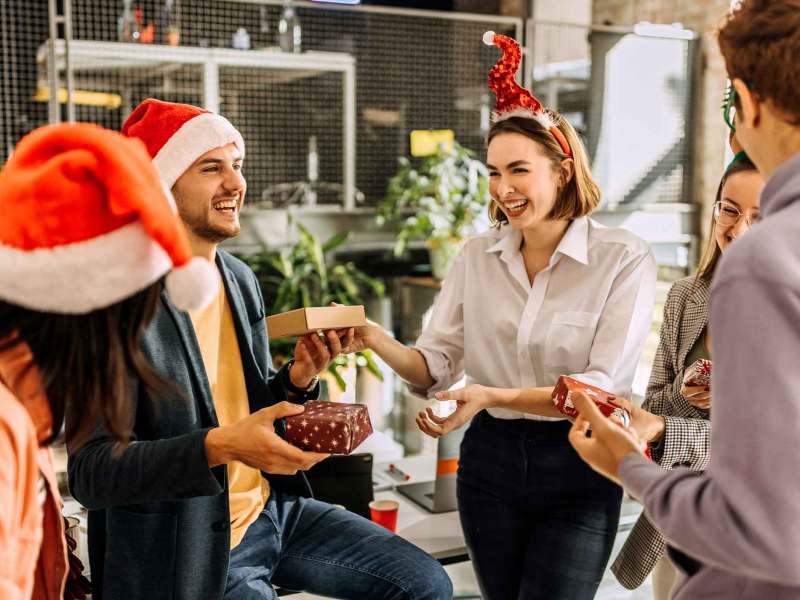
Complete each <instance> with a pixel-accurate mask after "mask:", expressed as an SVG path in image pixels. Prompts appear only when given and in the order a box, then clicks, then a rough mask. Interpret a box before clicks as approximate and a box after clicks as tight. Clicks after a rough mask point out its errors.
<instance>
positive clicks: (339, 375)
mask: <svg viewBox="0 0 800 600" xmlns="http://www.w3.org/2000/svg"><path fill="white" fill-rule="evenodd" d="M295 226H296V228H297V232H298V234H299V239H298V242H297V243H296V244H295V245H294V246H292V247H290V248H284V249H281V250H276V249H268V248H264V249H263V250H261V251H260V252H258V253H256V254H249V255H244V256H239V258H241V259H242V260H243V261H245V262H246V263H247V264H248V265H249V266H250V268H251V269H253V272H255V274H256V277H257V278H258V281H259V283H260V284H261V289H262V292H263V294H264V301H265V303H266V304H267V313H268V314H277V313H281V312H286V311H289V310H294V309H297V308H304V307H310V306H328V305H330V303H331V302H338V303H340V304H363V303H364V302H365V301H366V300H367V299H369V298H380V297H382V296H383V294H384V285H383V283H382V282H381V281H379V280H377V279H375V278H373V277H370V276H368V275H366V274H365V273H363V272H362V271H360V270H359V269H358V268H357V267H356V266H355V265H354V264H353V263H352V262H344V263H342V262H336V261H329V260H328V259H327V256H326V255H328V254H329V253H330V252H331V251H333V250H334V249H336V248H337V247H339V246H340V245H341V244H343V243H344V242H345V241H347V239H348V237H349V235H350V232H344V233H339V234H337V235H334V236H333V237H332V238H330V239H329V240H328V241H327V242H325V243H321V242H320V241H319V239H317V237H316V236H314V235H313V234H312V233H311V232H310V231H308V229H306V228H305V227H304V226H303V225H302V224H301V223H297V222H295ZM270 351H271V353H272V355H273V359H274V361H275V364H276V365H278V366H280V365H281V364H282V363H283V362H285V361H286V360H288V358H289V357H290V356H291V355H292V354H293V352H294V341H293V340H289V339H280V340H270ZM355 359H356V364H357V365H358V366H359V367H364V368H366V369H367V370H368V371H369V372H370V373H372V374H373V375H375V376H376V377H378V378H379V379H381V380H383V375H382V373H381V370H380V368H379V367H378V365H377V364H376V363H375V360H374V357H373V355H372V353H371V352H370V351H369V350H364V351H362V352H357V353H356V355H355ZM349 364H350V363H349V359H348V357H347V356H338V357H336V359H334V361H333V363H332V364H331V366H330V367H329V368H328V371H329V373H330V374H331V376H332V377H333V379H334V380H335V381H336V383H337V385H338V387H339V389H340V390H342V391H344V390H345V388H346V385H347V384H346V381H345V378H344V376H343V372H344V369H346V368H347V367H348V366H349Z"/></svg>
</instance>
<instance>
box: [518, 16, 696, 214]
mask: <svg viewBox="0 0 800 600" xmlns="http://www.w3.org/2000/svg"><path fill="white" fill-rule="evenodd" d="M653 27H654V32H653V33H657V34H659V35H648V34H647V32H645V34H636V33H633V32H627V31H615V30H606V29H594V30H592V29H589V28H587V27H581V26H575V25H564V24H552V23H540V24H537V25H536V26H535V27H534V28H533V30H534V33H533V42H532V43H533V48H534V61H533V64H532V68H533V82H534V83H533V85H534V89H535V90H536V92H537V94H539V95H540V97H542V99H543V100H544V101H545V103H546V104H548V105H549V106H553V107H556V108H557V109H558V110H559V111H560V112H562V113H563V114H564V115H565V116H566V117H567V118H568V119H569V120H570V122H571V123H572V124H573V125H574V126H575V127H576V129H577V130H578V132H579V133H580V134H581V136H582V138H583V140H584V143H585V144H586V147H587V150H588V152H589V156H590V158H591V162H592V172H593V174H594V176H595V178H596V179H597V181H598V183H599V184H600V187H601V189H602V190H603V198H604V205H605V206H606V207H608V208H614V207H617V206H619V207H621V208H633V207H636V206H641V205H645V204H652V203H656V202H662V203H663V202H692V198H690V196H689V192H688V190H689V181H688V178H689V176H690V173H691V168H690V167H691V153H690V143H689V134H690V126H691V101H692V62H693V50H694V47H695V44H696V42H695V41H694V39H693V37H694V36H693V35H692V34H691V32H686V31H685V30H682V29H678V28H674V29H675V30H674V32H673V31H670V28H668V27H667V28H664V27H663V26H653Z"/></svg>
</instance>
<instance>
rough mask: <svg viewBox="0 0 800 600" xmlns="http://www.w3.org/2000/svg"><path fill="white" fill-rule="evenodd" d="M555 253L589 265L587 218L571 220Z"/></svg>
mask: <svg viewBox="0 0 800 600" xmlns="http://www.w3.org/2000/svg"><path fill="white" fill-rule="evenodd" d="M555 253H556V254H563V255H564V256H569V257H570V258H572V259H573V260H576V261H578V262H579V263H581V264H582V265H588V264H589V217H578V218H577V219H573V220H572V223H570V224H569V227H567V230H566V231H565V232H564V237H562V238H561V242H559V244H558V246H557V247H556V251H555Z"/></svg>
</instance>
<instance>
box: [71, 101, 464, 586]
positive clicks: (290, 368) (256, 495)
mask: <svg viewBox="0 0 800 600" xmlns="http://www.w3.org/2000/svg"><path fill="white" fill-rule="evenodd" d="M122 133H123V134H125V135H127V136H130V137H136V138H139V139H140V140H142V141H143V142H144V143H145V145H146V146H147V149H148V151H149V152H150V155H151V156H152V157H153V162H154V164H155V165H156V167H157V168H158V170H159V172H160V174H161V177H162V179H163V181H164V183H165V185H166V186H167V187H168V188H171V190H172V193H173V196H174V197H175V202H176V205H177V211H178V213H179V215H180V217H181V219H182V220H183V222H184V224H185V225H186V228H187V230H188V234H189V239H190V242H191V245H192V250H193V252H194V254H195V255H197V256H202V257H205V258H207V259H208V260H210V261H212V262H215V263H216V266H217V269H218V272H219V277H220V280H221V283H222V285H221V286H220V288H221V292H220V294H219V295H218V297H217V298H216V300H215V301H213V302H212V303H211V304H210V305H209V306H208V307H207V308H205V309H203V310H201V311H190V312H188V313H187V312H181V311H179V310H177V309H176V308H175V307H174V305H173V301H174V300H175V299H174V298H170V297H169V296H168V295H167V294H166V292H164V293H162V298H161V305H160V309H159V311H158V314H157V315H156V317H155V319H154V323H153V325H152V326H151V327H150V329H149V330H148V332H147V334H146V335H145V338H144V350H145V354H146V356H147V357H148V358H149V359H150V360H151V362H152V363H153V365H154V366H155V367H156V369H157V370H158V371H159V372H160V373H161V374H162V375H164V376H165V377H166V378H167V379H168V380H170V381H172V382H174V383H175V388H176V389H175V392H174V393H173V394H172V395H171V397H169V398H164V397H158V398H156V397H153V396H152V395H150V394H148V393H147V392H146V391H144V390H142V389H137V391H136V392H135V395H134V398H135V400H136V401H137V405H136V410H135V414H134V419H135V422H134V425H133V430H134V439H135V441H134V442H133V443H132V444H131V445H130V446H129V447H128V448H126V449H125V450H123V451H121V452H120V451H117V450H116V448H115V447H114V443H113V440H112V439H111V438H110V437H109V436H108V434H107V432H105V431H103V430H102V428H98V431H97V432H96V434H95V436H94V437H93V439H92V440H90V441H89V442H88V443H87V444H86V445H85V446H84V447H83V448H81V449H80V450H78V451H77V452H76V453H74V454H73V455H72V456H71V457H70V464H69V474H70V489H71V490H72V492H73V494H74V496H75V498H76V499H78V500H79V501H80V502H81V503H83V504H84V505H85V506H87V507H88V508H89V509H90V513H89V539H90V559H91V567H92V568H91V571H92V576H93V577H92V578H93V580H94V585H95V590H96V591H95V597H96V598H106V599H117V598H119V599H122V598H124V599H126V600H138V599H141V600H154V599H156V598H171V599H172V598H174V599H182V600H184V599H185V600H195V599H200V598H202V599H215V600H216V599H222V598H224V599H226V600H232V599H240V598H242V599H243V598H275V597H276V593H275V591H274V589H273V585H278V586H281V587H286V588H290V589H296V590H301V589H303V590H307V591H309V592H312V593H318V594H322V595H328V596H335V597H339V598H398V599H400V598H414V599H423V598H424V599H431V600H433V599H436V600H438V599H444V598H450V597H451V596H452V586H451V583H450V580H449V578H448V577H447V575H446V573H445V572H444V570H443V569H442V567H441V566H440V565H439V564H438V563H437V562H436V561H435V560H433V559H432V558H431V557H430V556H428V555H427V554H425V553H424V552H422V551H421V550H419V549H418V548H416V547H414V546H413V545H411V544H410V543H408V542H406V541H405V540H403V539H402V538H399V537H398V536H395V535H393V534H391V533H389V532H388V531H387V530H386V529H383V528H381V527H379V526H377V525H375V524H373V523H371V522H370V521H368V520H366V519H364V518H362V517H359V516H357V515H355V514H352V513H350V512H348V511H344V510H341V509H337V508H335V507H333V506H332V505H330V504H326V503H323V502H319V501H316V500H313V499H312V498H310V495H311V494H310V489H309V487H308V483H307V481H306V479H305V477H304V476H303V475H302V473H298V472H300V471H303V470H306V469H308V468H310V467H311V466H312V465H314V464H315V463H317V462H318V461H320V460H322V459H324V458H325V457H326V455H324V454H317V453H311V452H303V451H301V450H299V449H297V448H295V447H294V446H291V445H290V444H288V443H287V442H286V441H285V440H283V439H282V437H281V434H282V432H283V423H282V421H281V419H282V418H283V417H286V416H289V415H296V414H300V413H302V412H303V406H302V402H304V401H305V400H307V399H309V398H312V397H316V396H317V394H318V391H319V385H318V383H317V375H318V373H320V372H321V371H322V370H323V369H325V368H326V367H327V366H328V365H329V364H330V362H331V360H332V359H333V358H334V357H335V356H336V355H337V354H339V353H340V352H341V350H342V347H343V345H344V346H346V345H348V344H349V343H350V342H351V340H352V336H353V332H352V330H350V331H348V332H346V333H345V334H344V335H343V336H342V337H341V338H340V337H339V336H338V335H337V333H336V332H334V331H328V332H326V333H325V342H323V341H322V340H320V339H319V337H318V336H316V335H308V336H305V337H303V338H300V339H299V340H298V342H297V345H296V346H295V356H294V359H293V360H291V361H289V363H288V364H287V365H285V366H284V367H283V368H281V369H280V370H279V371H277V372H276V371H275V370H274V369H273V368H272V362H271V359H270V354H269V342H268V339H267V332H266V328H265V322H264V317H265V313H264V302H263V299H262V296H261V291H260V289H259V286H258V283H257V280H256V278H255V275H254V274H253V272H252V271H251V270H250V269H249V268H248V267H247V266H245V265H244V263H242V262H241V261H239V260H237V259H236V258H234V257H233V256H231V255H230V254H228V253H227V252H225V251H224V250H221V249H220V248H218V244H219V243H220V242H221V241H223V240H225V239H228V238H231V237H234V236H236V235H237V234H238V233H239V230H240V224H239V212H240V210H241V207H242V203H243V201H244V197H245V192H246V190H247V184H246V182H245V180H244V177H243V176H242V162H243V160H244V141H243V140H242V137H241V135H240V134H239V132H238V131H237V130H236V129H235V128H234V127H233V126H232V125H231V124H230V122H228V121H227V120H226V119H225V118H224V117H221V116H220V115H216V114H214V113H210V112H208V111H205V110H203V109H200V108H196V107H193V106H189V105H185V104H174V103H168V102H161V101H158V100H153V99H148V100H145V101H144V102H142V103H141V104H140V105H139V106H138V107H137V108H136V109H135V110H134V111H133V113H132V114H131V115H130V117H129V118H128V120H127V121H126V122H125V124H124V125H123V128H122ZM134 385H135V383H134Z"/></svg>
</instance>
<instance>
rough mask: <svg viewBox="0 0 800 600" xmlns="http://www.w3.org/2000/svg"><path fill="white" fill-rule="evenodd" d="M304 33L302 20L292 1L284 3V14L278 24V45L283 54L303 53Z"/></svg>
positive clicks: (287, 0)
mask: <svg viewBox="0 0 800 600" xmlns="http://www.w3.org/2000/svg"><path fill="white" fill-rule="evenodd" d="M302 37H303V31H302V29H301V28H300V19H298V18H297V13H296V12H295V10H294V6H292V3H291V1H290V0H286V1H285V2H284V3H283V14H282V15H281V20H280V21H279V22H278V44H279V45H280V47H281V50H282V51H283V52H302Z"/></svg>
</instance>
